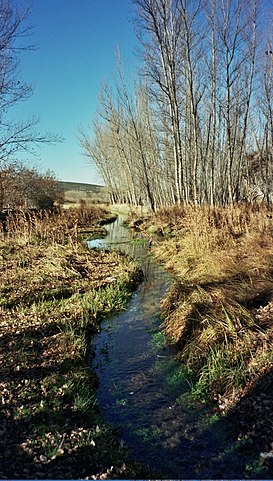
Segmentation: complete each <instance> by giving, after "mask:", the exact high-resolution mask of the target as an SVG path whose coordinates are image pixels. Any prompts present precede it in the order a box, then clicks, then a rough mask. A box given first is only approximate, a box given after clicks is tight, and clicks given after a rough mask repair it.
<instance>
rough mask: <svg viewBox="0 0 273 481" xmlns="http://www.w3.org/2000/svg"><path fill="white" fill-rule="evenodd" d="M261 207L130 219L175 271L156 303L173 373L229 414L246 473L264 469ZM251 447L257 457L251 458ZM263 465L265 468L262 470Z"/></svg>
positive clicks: (268, 361)
mask: <svg viewBox="0 0 273 481" xmlns="http://www.w3.org/2000/svg"><path fill="white" fill-rule="evenodd" d="M272 222H273V221H272V215H271V213H270V212H268V210H267V209H266V207H264V206H256V207H255V206H245V205H241V206H236V207H234V208H233V209H230V208H225V209H223V208H209V207H199V208H194V207H188V208H184V209H183V208H173V209H166V210H162V211H160V212H158V213H157V214H156V216H154V217H148V216H146V217H145V218H143V219H136V218H132V219H131V225H134V226H135V227H136V228H138V229H143V230H144V231H145V232H146V233H148V235H150V236H152V238H153V242H152V245H153V253H154V255H155V256H156V257H157V259H159V260H160V261H161V262H163V263H164V265H165V267H166V268H167V269H168V270H169V271H171V272H172V273H173V275H174V278H175V279H176V282H175V283H174V285H173V286H172V287H171V288H170V290H169V291H168V293H167V296H166V298H165V299H164V301H163V304H162V316H163V320H164V321H163V324H162V330H163V332H164V334H165V335H166V336H167V338H168V339H169V340H170V341H171V342H172V343H173V344H174V346H175V349H176V352H177V358H178V359H179V361H180V366H181V369H180V373H178V374H179V376H180V378H185V379H187V381H188V383H189V385H190V386H191V393H192V394H193V395H194V396H195V397H198V398H200V399H203V400H204V399H206V400H210V401H212V402H213V404H214V405H215V404H216V406H217V411H216V412H217V413H218V414H217V419H220V418H219V416H223V415H224V416H225V419H226V420H229V421H230V426H231V437H232V438H233V439H234V455H235V453H236V455H237V456H239V453H240V452H242V451H240V450H243V452H244V453H248V454H249V456H250V458H252V461H251V462H250V464H249V465H248V466H246V468H245V470H246V477H251V476H253V475H254V476H256V477H257V476H258V477H259V476H260V475H261V476H262V477H264V476H265V477H271V475H272V472H273V469H272V458H273V445H272V439H273V423H272V409H273V394H272V393H273V224H272ZM255 456H256V458H255ZM268 473H271V475H269V474H268Z"/></svg>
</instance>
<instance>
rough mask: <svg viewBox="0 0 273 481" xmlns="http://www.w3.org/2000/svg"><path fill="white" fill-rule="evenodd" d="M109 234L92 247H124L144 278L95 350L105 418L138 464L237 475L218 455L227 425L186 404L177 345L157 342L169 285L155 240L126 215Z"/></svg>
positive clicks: (191, 473) (165, 473) (173, 471)
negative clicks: (130, 224)
mask: <svg viewBox="0 0 273 481" xmlns="http://www.w3.org/2000/svg"><path fill="white" fill-rule="evenodd" d="M107 229H108V235H107V236H106V237H105V238H104V239H102V240H100V243H99V244H96V245H95V244H94V241H90V242H89V246H90V247H99V248H101V247H105V248H106V247H115V248H116V247H118V248H119V249H120V250H122V252H125V253H126V254H130V255H131V256H132V257H134V258H135V259H138V260H139V262H140V263H141V266H142V269H143V271H144V281H143V283H142V284H141V286H140V287H139V289H138V291H137V292H135V294H134V295H133V297H132V300H131V303H130V306H129V307H128V309H127V310H126V312H123V313H121V314H120V315H119V316H116V317H115V318H113V319H109V320H106V321H105V322H104V323H103V324H102V328H101V332H100V333H99V334H98V335H97V336H96V337H95V338H94V340H93V343H92V346H91V351H92V356H91V359H92V360H91V362H92V363H93V364H94V366H95V369H96V372H97V374H98V377H99V388H98V402H99V406H100V409H101V412H102V413H103V415H104V418H105V420H106V421H108V422H109V423H111V424H112V425H114V426H116V427H117V428H118V432H119V434H120V437H121V438H122V439H123V440H124V441H125V443H126V444H127V446H129V447H130V449H131V451H132V452H133V455H134V457H135V459H137V460H138V461H140V462H142V463H145V464H149V466H150V468H151V469H153V470H156V472H157V473H158V474H159V475H160V476H161V477H167V478H170V477H176V478H185V477H188V478H190V477H196V476H197V475H198V476H199V477H203V478H207V477H211V476H213V477H214V478H215V477H218V478H221V477H223V474H224V475H225V477H235V476H238V473H239V472H240V469H239V468H238V462H237V466H236V467H234V466H232V464H230V465H229V468H228V469H227V466H225V468H223V463H222V461H221V459H220V457H219V456H220V452H221V450H223V452H224V450H225V442H226V435H225V431H226V427H225V421H221V422H218V423H217V426H214V428H213V429H212V428H211V427H210V426H209V424H208V421H207V419H208V417H207V415H208V410H209V407H208V406H205V405H204V404H203V403H201V402H198V401H192V400H191V401H190V403H189V402H188V403H187V402H186V401H187V399H189V397H188V398H187V391H188V390H189V386H188V383H187V381H186V380H185V379H184V378H183V376H182V375H181V373H180V371H179V365H178V363H177V362H176V361H175V358H174V356H173V353H172V350H171V348H170V347H169V348H166V347H162V343H160V342H159V343H156V342H153V339H154V338H155V337H156V335H155V333H158V330H159V329H158V328H159V326H160V323H161V321H160V318H159V315H160V300H161V299H162V298H163V296H164V293H165V292H166V289H167V286H168V285H169V283H170V278H169V276H168V274H167V273H166V272H164V271H163V269H162V268H161V267H160V265H158V264H157V263H156V262H155V261H154V260H153V259H152V257H151V256H150V254H149V249H148V242H146V241H143V240H141V237H140V236H139V235H138V234H136V233H132V232H130V231H129V230H128V229H127V228H126V227H125V226H124V225H123V223H122V220H121V219H120V218H118V219H117V221H116V222H114V223H113V224H111V225H109V226H108V227H107ZM183 393H184V396H183ZM183 400H184V401H183ZM213 456H214V457H215V460H216V462H215V463H214V464H215V465H214V468H213V472H212V468H211V459H212V457H213ZM239 464H240V463H239ZM223 469H225V471H224V472H223ZM238 469H239V470H238ZM241 469H242V468H241Z"/></svg>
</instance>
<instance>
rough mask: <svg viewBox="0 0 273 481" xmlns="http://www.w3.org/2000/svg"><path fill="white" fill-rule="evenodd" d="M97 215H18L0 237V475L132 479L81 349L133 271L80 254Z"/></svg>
mask: <svg viewBox="0 0 273 481" xmlns="http://www.w3.org/2000/svg"><path fill="white" fill-rule="evenodd" d="M107 215H109V214H107V213H105V212H104V211H102V210H101V209H99V208H98V207H96V208H94V209H92V210H89V211H88V210H86V211H84V212H83V211H82V210H81V211H80V212H79V213H78V216H77V215H76V211H75V210H74V211H71V212H69V214H67V213H64V214H61V215H56V216H46V217H39V216H33V217H32V219H31V221H30V219H29V218H26V217H25V216H24V215H23V214H22V215H18V216H17V217H16V218H13V219H10V221H9V223H8V232H7V233H6V234H5V236H4V235H3V234H2V235H1V236H0V266H1V278H0V353H1V354H0V364H1V382H0V388H1V398H2V410H1V413H0V419H1V429H0V478H1V479H16V478H17V479H18V478H20V479H24V478H25V479H43V478H46V479H79V478H80V479H82V478H85V479H93V478H95V479H97V478H101V479H105V478H112V477H116V478H124V477H125V478H133V477H135V476H136V475H137V474H136V473H138V472H139V467H138V466H137V465H135V464H134V463H133V462H131V461H130V459H129V456H128V453H127V451H126V449H125V448H124V447H123V445H122V444H119V442H118V441H117V440H116V438H115V435H114V433H113V431H112V429H111V428H110V427H109V426H108V425H106V424H105V423H104V422H102V420H101V418H100V416H99V412H98V410H97V406H96V386H97V379H96V376H95V375H94V373H92V372H91V371H90V370H89V369H88V349H87V348H88V345H89V342H90V338H91V336H92V335H93V334H94V333H95V332H97V331H98V329H99V324H100V321H101V319H102V318H103V317H104V316H106V315H107V316H109V315H112V314H113V312H115V311H120V310H122V309H124V307H125V306H126V304H127V302H128V300H129V298H130V293H131V292H132V290H133V288H134V286H135V285H136V283H137V282H138V279H139V275H140V272H139V269H138V266H137V265H136V264H135V263H134V262H132V261H130V260H129V259H127V258H126V257H125V256H121V255H119V254H117V253H109V252H105V253H104V252H95V251H90V250H88V249H87V248H86V247H85V246H84V244H83V243H82V242H81V238H80V237H79V233H78V225H79V224H80V223H81V222H83V219H85V222H86V224H87V225H88V227H89V229H91V228H92V226H93V228H94V229H95V228H96V226H97V223H98V221H100V220H101V218H105V217H106V216H107Z"/></svg>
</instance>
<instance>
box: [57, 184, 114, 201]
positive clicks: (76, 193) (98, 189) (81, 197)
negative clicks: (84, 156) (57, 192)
mask: <svg viewBox="0 0 273 481" xmlns="http://www.w3.org/2000/svg"><path fill="white" fill-rule="evenodd" d="M59 184H60V186H61V187H62V189H63V191H64V195H65V203H68V204H79V203H80V201H85V202H86V203H92V202H105V201H106V200H107V193H106V189H105V187H104V186H103V185H96V184H85V183H81V182H65V181H61V180H60V181H59Z"/></svg>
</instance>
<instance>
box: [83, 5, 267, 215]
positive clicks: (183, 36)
mask: <svg viewBox="0 0 273 481" xmlns="http://www.w3.org/2000/svg"><path fill="white" fill-rule="evenodd" d="M134 4H135V10H136V19H135V25H136V30H137V36H138V40H139V56H140V60H141V62H140V74H139V75H138V77H137V79H136V81H135V82H134V86H133V87H132V85H131V83H128V82H127V81H126V80H125V75H124V72H123V68H122V65H121V61H120V59H119V56H118V55H117V73H116V77H115V79H114V82H112V84H113V85H114V86H113V87H111V88H110V87H109V85H107V84H105V85H103V86H102V89H101V95H100V104H99V107H98V111H97V114H96V118H95V119H94V125H93V135H92V138H90V136H89V133H86V132H81V143H82V146H83V149H84V152H85V154H86V155H87V156H88V157H89V158H90V160H91V161H92V162H95V163H96V165H97V166H98V168H99V170H100V172H101V174H102V176H103V178H104V181H105V184H106V186H107V187H108V189H109V194H110V197H111V200H112V201H113V202H129V203H130V204H132V205H145V206H148V207H150V208H151V209H153V210H156V209H158V208H159V207H160V206H166V205H172V204H174V203H183V204H187V203H193V204H211V205H214V204H218V205H226V204H233V203H235V202H239V201H240V200H242V199H247V200H252V199H253V198H254V197H255V196H261V197H263V198H265V199H266V200H267V201H268V202H270V200H271V195H272V188H273V185H272V173H273V164H272V160H273V159H272V152H273V151H272V143H273V69H272V67H273V53H272V49H273V48H272V44H271V43H270V40H271V38H270V18H269V14H270V11H267V12H266V10H265V8H266V6H267V3H266V2H264V4H263V2H262V0H247V1H244V0H221V1H219V0H135V1H134Z"/></svg>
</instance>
